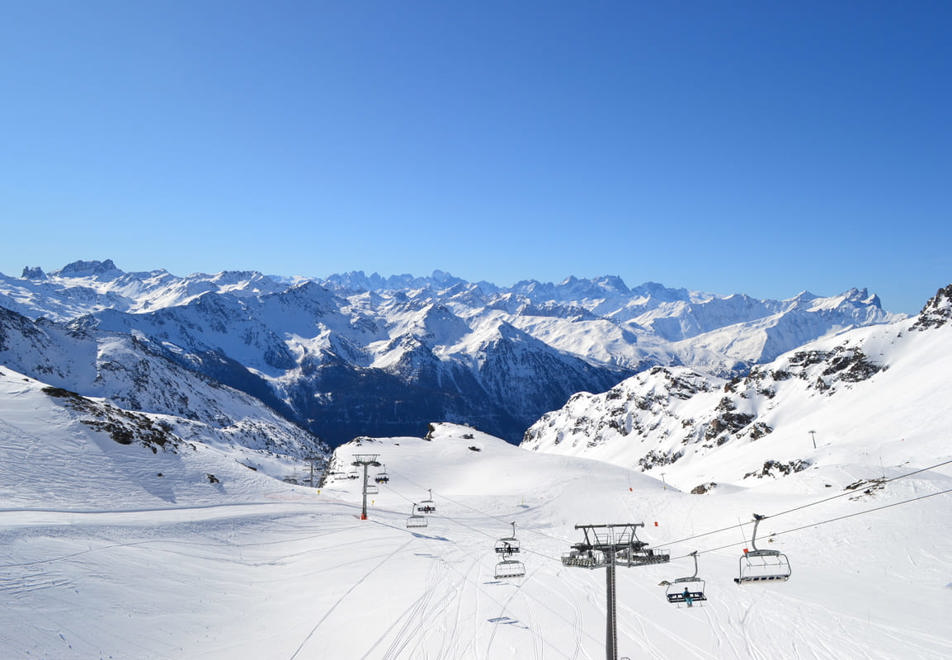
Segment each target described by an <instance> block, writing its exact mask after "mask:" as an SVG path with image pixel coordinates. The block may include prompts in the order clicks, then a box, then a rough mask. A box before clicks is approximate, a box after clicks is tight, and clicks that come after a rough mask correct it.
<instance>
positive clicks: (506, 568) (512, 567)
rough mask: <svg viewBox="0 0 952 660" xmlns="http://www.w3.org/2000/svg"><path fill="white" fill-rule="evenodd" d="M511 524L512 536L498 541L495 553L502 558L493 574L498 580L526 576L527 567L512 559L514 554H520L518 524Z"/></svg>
mask: <svg viewBox="0 0 952 660" xmlns="http://www.w3.org/2000/svg"><path fill="white" fill-rule="evenodd" d="M510 524H511V525H512V536H505V537H503V538H501V539H499V540H498V541H496V547H495V551H496V553H497V554H498V555H499V557H500V561H499V563H497V564H496V570H495V571H494V573H493V577H494V579H496V580H500V579H506V578H517V577H523V576H524V575H525V574H526V567H525V565H524V564H523V563H522V562H521V561H519V560H517V559H513V558H512V556H513V555H514V554H516V553H518V552H519V539H517V538H516V523H515V522H512V523H510Z"/></svg>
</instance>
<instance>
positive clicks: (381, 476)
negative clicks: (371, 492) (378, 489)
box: [374, 465, 390, 484]
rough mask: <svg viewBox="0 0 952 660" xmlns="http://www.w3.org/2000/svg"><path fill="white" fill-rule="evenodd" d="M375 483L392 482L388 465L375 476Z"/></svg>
mask: <svg viewBox="0 0 952 660" xmlns="http://www.w3.org/2000/svg"><path fill="white" fill-rule="evenodd" d="M374 481H376V482H377V483H378V484H385V483H389V482H390V475H388V474H387V466H386V465H384V466H383V469H382V470H380V472H378V473H377V474H376V476H374Z"/></svg>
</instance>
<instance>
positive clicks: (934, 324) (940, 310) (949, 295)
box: [912, 284, 952, 330]
mask: <svg viewBox="0 0 952 660" xmlns="http://www.w3.org/2000/svg"><path fill="white" fill-rule="evenodd" d="M950 319H952V284H949V285H947V286H945V287H943V288H941V289H939V290H938V291H936V294H935V295H934V296H932V297H931V298H929V301H928V302H927V303H926V304H925V305H923V307H922V311H921V312H919V318H918V319H916V322H915V323H914V324H913V326H912V327H913V328H914V329H916V330H925V329H927V328H941V327H942V326H943V325H945V324H946V323H948V322H949V320H950Z"/></svg>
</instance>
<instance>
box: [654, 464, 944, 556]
mask: <svg viewBox="0 0 952 660" xmlns="http://www.w3.org/2000/svg"><path fill="white" fill-rule="evenodd" d="M950 463H952V459H949V460H947V461H942V462H941V463H936V464H935V465H930V466H929V467H924V468H920V469H918V470H914V471H912V472H908V473H906V474H901V475H899V476H897V477H891V478H889V479H886V480H885V481H882V482H880V483H882V484H883V485H885V484H888V483H890V482H893V481H898V480H900V479H906V478H907V477H911V476H913V475H916V474H919V473H920V472H927V471H929V470H934V469H935V468H938V467H942V466H943V465H948V464H950ZM855 494H856V491H853V490H848V491H846V492H845V493H838V494H836V495H833V496H831V497H826V498H823V499H822V500H817V501H816V502H809V503H807V504H802V505H800V506H797V507H794V508H792V509H787V510H786V511H780V512H779V513H774V514H772V515H769V516H764V519H767V518H777V517H779V516H783V515H786V514H788V513H793V512H794V511H800V510H801V509H807V508H809V507H811V506H816V505H818V504H823V503H825V502H830V501H832V500H835V499H838V498H840V497H846V496H848V495H855ZM749 524H750V522H749V521H748V522H744V523H740V525H741V528H742V529H743V526H744V525H749ZM733 528H734V525H729V526H727V527H722V528H720V529H715V530H712V531H710V532H702V533H701V534H694V535H693V536H687V537H685V538H683V539H678V540H677V541H669V542H667V543H657V544H655V546H654V547H656V548H665V547H668V546H671V545H676V544H678V543H684V542H685V541H693V540H694V539H699V538H703V537H705V536H710V535H712V534H719V533H720V532H726V531H729V530H731V529H733ZM734 545H736V544H734ZM727 547H730V546H727Z"/></svg>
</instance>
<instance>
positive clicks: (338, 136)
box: [0, 0, 952, 312]
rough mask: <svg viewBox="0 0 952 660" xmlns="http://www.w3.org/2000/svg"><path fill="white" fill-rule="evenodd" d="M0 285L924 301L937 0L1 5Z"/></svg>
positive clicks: (910, 308)
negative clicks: (478, 289) (93, 268)
mask: <svg viewBox="0 0 952 660" xmlns="http://www.w3.org/2000/svg"><path fill="white" fill-rule="evenodd" d="M3 14H4V20H3V21H2V23H0V99H2V100H0V125H2V126H3V127H4V128H3V132H2V136H0V221H2V224H3V236H4V239H3V240H2V241H0V272H3V273H6V274H8V275H18V274H19V273H20V271H21V269H22V268H23V266H25V265H28V264H29V265H39V266H42V267H44V268H46V269H47V270H49V269H54V268H58V267H60V266H62V265H64V264H65V263H67V262H69V261H73V260H76V259H105V258H112V259H113V260H115V261H116V263H117V265H118V266H119V267H121V268H123V269H124V270H148V269H153V268H166V269H168V270H170V271H172V272H173V273H176V274H180V275H185V274H188V273H190V272H195V271H204V272H215V271H218V270H223V269H256V270H260V271H263V272H267V273H279V274H285V275H291V274H304V275H314V276H324V275H329V274H331V273H335V272H343V271H349V270H364V271H367V272H371V271H377V272H380V273H382V274H394V273H404V272H409V273H414V274H419V275H422V274H428V273H429V272H431V271H432V270H434V269H437V268H438V269H443V270H447V271H450V272H452V273H453V274H455V275H458V276H460V277H465V278H467V279H470V280H489V281H493V282H496V283H498V284H502V285H507V284H512V283H514V282H515V281H517V280H521V279H529V278H534V279H539V280H547V281H558V280H561V279H563V278H564V277H566V276H568V275H577V276H594V275H600V274H617V275H621V276H622V277H623V278H624V279H625V281H626V282H628V283H629V284H630V285H635V284H638V283H641V282H644V281H648V280H652V281H658V282H662V283H664V284H666V285H668V286H677V287H681V286H684V287H687V288H690V289H699V290H705V291H711V292H715V293H723V294H727V293H734V292H743V293H748V294H750V295H753V296H756V297H762V298H763V297H769V298H786V297H790V296H793V295H795V294H796V293H798V292H799V291H801V290H804V289H807V290H810V291H812V292H814V293H817V294H821V295H832V294H835V293H838V292H841V291H843V290H845V289H847V288H849V287H853V286H856V287H868V288H869V289H870V291H871V292H876V293H878V294H880V296H881V298H882V299H883V303H884V306H885V307H886V308H887V309H890V310H892V311H904V312H915V311H918V309H919V308H920V307H921V306H922V304H923V303H924V302H925V300H926V299H927V298H928V297H929V296H931V295H932V294H933V293H935V290H936V289H938V288H939V287H940V286H944V285H945V284H948V283H949V282H952V249H950V246H952V125H950V117H952V45H950V40H949V38H948V35H949V34H950V31H952V3H948V2H927V1H921V2H910V3H898V2H883V3H879V2H873V1H867V2H818V3H810V2H796V3H792V2H749V3H748V2H730V3H712V2H678V3H657V2H651V3H649V2H478V3H475V2H446V1H445V0H440V1H433V2H379V3H378V2H351V1H348V2H336V3H330V2H318V1H313V2H255V3H243V2H238V1H235V0H229V1H222V2H201V1H193V2H174V1H170V2H152V3H145V2H125V1H120V2H97V1H91V2H84V3H78V2H71V1H67V0H63V1H60V2H43V1H37V2H29V3H14V2H10V3H5V6H4V11H3Z"/></svg>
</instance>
